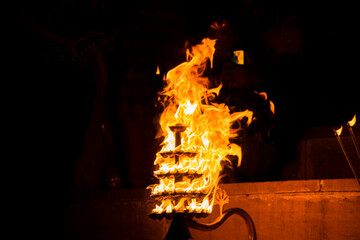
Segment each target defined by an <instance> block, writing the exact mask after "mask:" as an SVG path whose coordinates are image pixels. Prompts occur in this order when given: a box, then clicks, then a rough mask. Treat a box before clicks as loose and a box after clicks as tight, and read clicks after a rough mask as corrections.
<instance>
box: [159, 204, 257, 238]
mask: <svg viewBox="0 0 360 240" xmlns="http://www.w3.org/2000/svg"><path fill="white" fill-rule="evenodd" d="M233 214H237V215H239V216H240V217H242V218H243V219H244V221H245V223H246V226H247V230H248V240H256V229H255V224H254V222H253V220H252V218H251V217H250V215H249V214H248V213H247V212H246V211H244V210H243V209H241V208H230V209H227V210H225V211H224V214H223V216H222V218H221V219H220V220H219V221H217V222H215V223H214V224H211V225H208V224H202V223H198V222H196V221H195V220H192V219H191V218H190V219H187V218H186V216H185V215H184V214H175V215H174V218H173V221H172V222H171V225H170V228H169V231H168V233H167V235H166V237H165V240H188V239H191V234H190V231H189V229H188V227H190V228H194V229H197V230H200V231H213V230H215V229H217V228H218V227H220V226H221V225H222V224H223V223H224V222H225V221H226V220H227V219H228V218H229V217H230V216H231V215H233Z"/></svg>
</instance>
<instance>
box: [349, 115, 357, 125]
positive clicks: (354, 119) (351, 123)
mask: <svg viewBox="0 0 360 240" xmlns="http://www.w3.org/2000/svg"><path fill="white" fill-rule="evenodd" d="M355 123H356V114H355V115H354V117H353V118H352V119H351V120H350V121H348V124H349V126H350V127H353V126H354V125H355Z"/></svg>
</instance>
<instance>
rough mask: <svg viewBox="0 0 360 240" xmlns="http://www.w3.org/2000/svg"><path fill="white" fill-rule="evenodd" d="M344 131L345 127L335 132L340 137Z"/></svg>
mask: <svg viewBox="0 0 360 240" xmlns="http://www.w3.org/2000/svg"><path fill="white" fill-rule="evenodd" d="M342 130H343V126H341V127H340V128H339V129H338V130H335V132H336V134H337V135H338V136H340V135H341V133H342Z"/></svg>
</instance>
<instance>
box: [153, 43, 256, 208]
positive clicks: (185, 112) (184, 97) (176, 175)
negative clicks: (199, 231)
mask: <svg viewBox="0 0 360 240" xmlns="http://www.w3.org/2000/svg"><path fill="white" fill-rule="evenodd" d="M215 43H216V40H212V39H209V38H205V39H203V40H202V42H201V43H200V44H198V45H196V46H194V47H192V49H191V51H187V53H186V55H187V61H186V62H183V63H181V64H179V65H178V66H177V67H175V68H173V69H172V70H170V71H169V72H168V73H167V77H166V86H165V87H164V89H163V91H161V92H160V93H159V98H158V100H159V102H160V103H161V104H162V106H163V107H164V110H163V112H162V114H161V116H160V120H159V124H160V130H159V131H158V134H157V137H158V138H160V137H163V139H164V140H163V142H162V143H161V146H162V148H161V150H160V151H159V152H158V153H157V154H156V160H155V162H154V165H155V166H157V170H156V171H154V176H155V177H156V178H158V179H159V183H158V184H154V185H152V186H149V187H148V188H150V189H151V195H152V196H153V197H154V198H156V199H157V200H160V201H161V205H156V207H155V209H153V213H158V214H160V213H164V212H165V213H171V212H173V211H176V212H195V213H211V211H212V206H213V204H214V194H215V192H216V189H217V184H218V182H219V180H220V171H221V169H222V167H221V162H222V161H229V162H230V160H229V158H228V156H229V155H234V156H237V157H238V166H239V165H240V163H241V148H240V146H238V145H236V144H235V143H230V139H231V138H235V137H236V136H237V135H238V134H237V132H238V130H239V128H234V127H233V124H234V123H235V122H237V121H240V120H241V119H242V118H247V125H249V124H250V123H251V120H252V115H253V113H252V112H251V111H249V110H245V111H243V112H234V113H230V109H229V107H228V106H227V105H225V104H224V103H215V102H213V100H214V99H215V98H216V96H218V95H219V92H220V90H221V87H222V85H221V84H220V85H219V86H218V87H215V88H209V85H210V82H209V79H208V78H206V77H204V76H203V73H204V71H205V68H206V65H207V64H208V63H210V66H211V67H212V64H213V54H214V52H215ZM179 137H181V140H180V141H181V143H180V142H179Z"/></svg>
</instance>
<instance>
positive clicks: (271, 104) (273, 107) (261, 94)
mask: <svg viewBox="0 0 360 240" xmlns="http://www.w3.org/2000/svg"><path fill="white" fill-rule="evenodd" d="M254 93H256V94H258V95H260V96H262V97H263V98H264V99H265V100H268V99H267V98H268V97H267V93H266V92H260V93H259V92H257V91H254ZM268 101H269V104H270V111H271V112H272V113H273V114H275V105H274V103H273V102H272V101H270V100H268Z"/></svg>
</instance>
